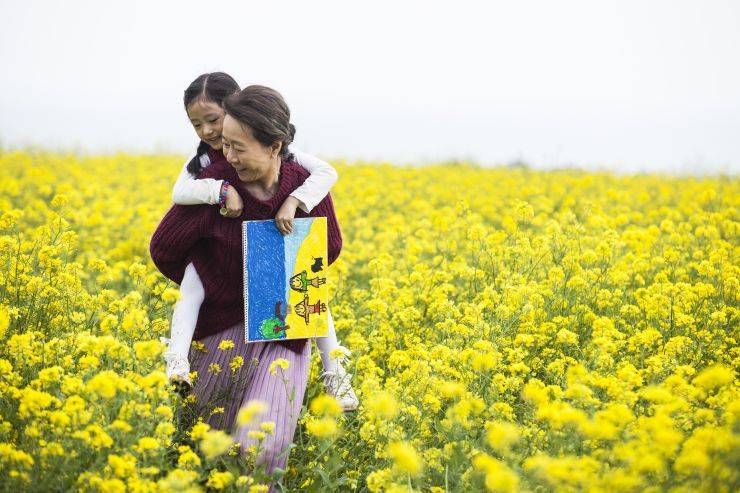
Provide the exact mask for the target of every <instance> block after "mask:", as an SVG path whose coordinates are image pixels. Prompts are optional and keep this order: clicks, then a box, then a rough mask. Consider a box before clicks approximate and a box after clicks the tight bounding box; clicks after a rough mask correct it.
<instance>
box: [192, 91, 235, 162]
mask: <svg viewBox="0 0 740 493" xmlns="http://www.w3.org/2000/svg"><path fill="white" fill-rule="evenodd" d="M185 110H186V111H187V113H188V118H190V123H192V124H193V128H194V129H195V133H197V134H198V137H200V140H202V141H203V142H205V143H206V144H208V145H209V146H211V147H212V148H213V149H215V150H217V151H218V150H220V149H221V145H222V143H221V128H222V126H223V123H224V114H225V113H224V110H223V109H222V108H221V107H220V106H219V105H217V104H216V103H214V102H213V101H203V100H202V99H197V100H195V101H193V102H192V103H190V104H189V105H188V107H187V108H186V109H185Z"/></svg>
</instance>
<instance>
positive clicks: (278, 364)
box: [269, 358, 290, 376]
mask: <svg viewBox="0 0 740 493" xmlns="http://www.w3.org/2000/svg"><path fill="white" fill-rule="evenodd" d="M289 366H290V361H288V360H287V359H285V358H277V359H276V360H275V361H273V362H272V363H270V366H269V371H270V375H273V376H274V375H277V372H278V369H279V368H280V369H282V370H287V369H288V367H289Z"/></svg>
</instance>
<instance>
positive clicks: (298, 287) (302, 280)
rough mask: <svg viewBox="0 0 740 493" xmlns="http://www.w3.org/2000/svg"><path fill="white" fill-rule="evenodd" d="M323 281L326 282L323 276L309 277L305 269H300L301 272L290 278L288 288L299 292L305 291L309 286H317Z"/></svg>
mask: <svg viewBox="0 0 740 493" xmlns="http://www.w3.org/2000/svg"><path fill="white" fill-rule="evenodd" d="M324 283H326V278H325V277H313V278H311V279H309V277H308V274H307V273H306V271H305V270H302V271H301V272H299V273H298V274H296V275H294V276H293V277H291V278H290V289H292V290H294V291H298V292H301V293H306V292H307V291H308V287H309V286H311V287H314V288H318V287H319V286H321V285H322V284H324Z"/></svg>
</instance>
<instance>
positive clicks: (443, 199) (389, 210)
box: [0, 151, 740, 493]
mask: <svg viewBox="0 0 740 493" xmlns="http://www.w3.org/2000/svg"><path fill="white" fill-rule="evenodd" d="M182 161H183V159H182V157H179V156H134V155H124V154H119V155H112V156H91V157H79V156H74V155H62V154H53V153H45V152H40V151H38V152H37V151H33V152H31V151H28V152H4V153H0V169H2V175H1V176H0V491H7V492H19V491H44V492H46V491H102V492H124V491H131V492H145V491H161V492H181V491H191V492H195V491H249V492H261V491H266V489H267V487H266V484H267V482H268V481H269V478H266V477H264V475H261V474H260V471H259V470H258V469H254V468H252V467H251V465H250V461H249V457H247V458H246V459H240V458H239V457H238V456H237V455H236V454H235V448H234V447H233V446H232V444H231V443H230V439H229V437H228V436H227V435H226V434H225V433H224V432H223V431H221V430H213V429H209V428H208V426H206V425H205V424H203V423H198V422H197V421H195V420H194V418H193V416H192V413H191V414H188V410H189V409H190V410H192V406H193V405H195V404H197V403H193V402H192V399H191V398H189V397H187V396H185V397H183V396H180V395H179V394H177V393H176V392H174V391H173V390H172V389H171V388H168V385H167V382H166V378H165V375H164V361H163V359H162V351H163V349H164V346H163V345H162V344H161V343H160V342H159V337H160V336H167V335H168V334H169V317H170V316H171V312H172V306H173V304H174V302H175V301H176V300H177V296H178V291H177V286H176V285H173V284H172V283H168V282H167V281H166V280H165V279H164V277H163V276H161V275H160V274H159V273H158V271H156V269H155V268H154V267H153V265H152V263H151V260H150V259H149V255H148V246H149V239H150V236H151V233H152V232H153V231H154V228H155V226H156V225H157V223H158V221H159V219H160V218H161V217H162V216H163V215H164V213H165V211H166V210H167V208H168V207H169V205H170V197H171V195H170V194H171V186H172V185H173V183H174V180H175V177H176V175H177V173H178V171H179V169H180V166H181V164H182ZM334 164H335V165H336V167H337V170H338V171H339V177H340V178H339V181H338V183H337V185H336V186H335V189H334V190H333V192H332V195H333V197H334V200H335V205H336V207H337V213H338V217H339V220H340V225H341V227H342V231H343V235H344V248H343V251H342V254H341V256H340V258H339V260H338V261H337V262H336V263H335V264H334V266H333V267H332V268H331V269H332V273H331V276H332V280H331V285H330V286H329V287H330V292H331V295H332V300H331V307H332V312H333V314H334V318H335V320H336V328H337V332H338V336H339V339H340V341H341V342H342V343H343V344H344V345H346V346H348V347H349V349H351V350H352V352H353V354H352V357H351V362H350V364H349V366H348V369H349V370H350V371H351V372H352V373H353V374H354V385H355V388H356V390H357V393H358V396H359V398H360V400H361V407H360V409H359V410H358V411H357V412H356V413H353V414H347V415H342V414H341V412H339V410H338V406H337V404H336V402H335V401H333V399H331V398H328V397H326V396H325V395H324V394H323V385H322V382H321V380H320V378H319V374H320V361H319V357H318V351H317V350H316V348H315V347H314V351H313V362H312V372H311V376H310V378H309V388H308V391H307V398H306V402H305V403H304V404H305V407H304V410H303V416H302V418H301V422H300V424H299V428H298V430H297V432H296V436H295V439H294V442H295V447H294V448H293V449H292V451H291V455H290V460H289V463H288V467H287V470H285V471H278V475H282V480H281V481H282V484H283V485H284V487H285V489H286V491H363V492H366V491H371V492H381V491H383V492H411V491H415V492H432V493H441V492H471V491H472V492H476V491H496V492H511V491H533V492H534V491H537V492H548V491H588V492H600V491H608V492H610V493H615V492H633V491H634V492H637V491H673V492H696V491H707V492H715V491H718V492H722V491H727V492H729V491H737V490H738V489H740V435H739V433H740V422H739V420H738V418H739V416H740V391H739V387H738V380H737V377H738V375H737V370H738V363H739V361H740V351H739V349H738V337H739V336H740V333H739V331H738V325H739V323H738V322H739V320H740V313H739V311H738V310H739V306H738V295H739V291H738V290H739V288H740V244H739V242H738V238H739V235H740V181H738V180H737V179H736V178H734V177H717V178H701V179H699V178H675V177H673V178H671V177H667V176H651V175H640V176H621V177H620V176H613V175H610V174H606V173H587V172H583V171H576V170H559V171H550V172H540V171H532V170H528V169H523V168H492V169H481V168H478V167H475V166H471V165H465V164H455V165H439V166H430V167H422V168H404V167H394V166H392V165H390V164H384V163H377V164H351V163H342V162H338V163H334ZM219 350H223V351H233V348H231V347H230V346H229V344H223V345H222V347H221V348H220V349H219ZM230 361H231V363H230V368H211V369H210V370H209V371H216V372H217V371H224V372H229V371H233V369H234V368H238V367H239V366H241V365H242V364H245V362H244V361H241V360H240V359H239V356H238V355H234V357H233V358H232V359H231V360H230ZM273 370H274V374H275V378H280V375H281V373H280V371H281V362H280V361H277V362H275V364H274V365H273ZM258 408H259V406H258V405H257V403H255V404H254V405H252V406H250V407H249V408H247V409H245V410H244V412H242V413H241V414H240V416H239V419H240V420H241V421H242V422H247V421H250V420H253V419H255V415H256V413H257V411H259V409H258ZM211 412H215V413H217V412H219V409H218V408H215V409H212V410H211ZM273 427H274V424H273V423H263V424H262V427H261V431H257V432H255V433H263V434H266V433H271V432H272V430H273Z"/></svg>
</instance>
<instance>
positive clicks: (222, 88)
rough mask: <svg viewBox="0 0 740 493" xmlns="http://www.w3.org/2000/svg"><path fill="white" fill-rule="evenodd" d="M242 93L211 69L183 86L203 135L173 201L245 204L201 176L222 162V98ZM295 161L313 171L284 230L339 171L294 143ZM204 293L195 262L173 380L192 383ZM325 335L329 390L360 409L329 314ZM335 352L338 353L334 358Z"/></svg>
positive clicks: (284, 211) (278, 219)
mask: <svg viewBox="0 0 740 493" xmlns="http://www.w3.org/2000/svg"><path fill="white" fill-rule="evenodd" d="M236 92H239V85H238V84H237V83H236V81H235V80H234V79H233V78H232V77H231V76H230V75H228V74H225V73H223V72H213V73H208V74H203V75H201V76H199V77H198V78H197V79H195V80H194V81H193V82H192V83H191V84H190V85H189V86H188V88H187V89H186V90H185V94H184V98H183V99H184V103H185V111H186V112H187V115H188V118H189V119H190V123H191V124H192V125H193V128H194V129H195V133H196V134H197V135H198V137H199V138H200V144H198V149H197V151H196V154H195V156H193V158H192V159H190V160H188V161H187V162H186V163H185V165H184V166H183V168H182V171H181V172H180V176H179V177H178V178H177V182H176V183H175V186H174V189H173V191H172V200H173V202H175V203H176V204H180V205H196V204H211V205H214V206H216V207H220V211H221V215H222V216H224V219H223V220H224V221H228V220H232V219H231V218H237V217H239V216H240V215H241V213H242V209H243V208H244V203H243V201H242V199H241V197H240V196H239V194H238V193H237V192H236V190H234V188H233V187H232V186H230V184H229V183H228V182H227V181H225V180H214V179H211V178H203V179H198V176H199V175H200V173H201V171H202V170H204V169H205V168H207V167H208V166H209V165H210V164H211V163H213V162H215V161H217V160H224V156H223V153H222V147H223V144H222V138H221V131H222V125H223V119H224V116H225V112H224V110H223V108H222V103H223V101H224V99H226V98H227V97H228V96H230V95H232V94H234V93H236ZM290 150H291V153H292V155H293V160H294V161H295V162H296V163H297V164H299V165H300V166H302V167H303V168H305V169H306V170H307V171H308V172H309V173H311V175H310V176H309V177H308V178H306V181H305V182H304V183H303V185H301V186H300V187H299V188H297V189H296V190H295V191H294V192H293V193H291V194H290V196H289V197H288V198H287V199H286V200H285V202H284V203H283V204H282V206H281V207H280V209H279V210H278V212H277V214H276V215H275V225H276V226H277V228H278V230H280V232H281V233H282V234H290V233H291V232H292V230H293V219H294V217H295V212H296V209H297V208H298V207H300V208H301V209H302V210H303V211H304V212H306V213H309V212H311V209H313V208H314V206H316V204H318V203H319V202H321V200H322V199H323V198H324V197H325V196H326V195H327V194H328V193H329V190H330V189H331V187H332V186H333V185H334V183H335V182H336V180H337V172H336V170H335V169H334V168H333V167H332V166H331V165H329V164H328V163H326V162H324V161H322V160H320V159H318V158H316V157H314V156H311V155H308V154H305V153H302V152H300V151H299V150H297V149H295V148H294V147H292V146H291V149H290ZM204 297H205V291H204V289H203V284H202V283H201V280H200V277H199V276H198V273H197V272H196V270H195V267H194V266H193V264H192V263H190V264H188V265H187V267H186V269H185V275H184V276H183V278H182V283H181V284H180V299H179V301H178V302H177V304H176V305H175V309H174V312H173V315H172V329H171V336H170V339H169V341H168V340H166V339H165V342H168V343H169V345H168V348H167V351H166V352H165V355H164V357H165V361H166V362H167V370H166V371H167V377H168V378H169V379H170V381H171V382H173V383H181V384H185V385H187V386H190V385H191V379H190V362H189V360H188V353H189V350H190V345H191V343H192V340H193V334H194V332H195V327H196V324H197V321H198V313H199V311H200V307H201V304H202V303H203V300H204ZM328 314H329V333H328V336H327V337H320V338H316V344H317V346H318V348H319V351H320V354H321V362H322V365H323V367H324V373H323V375H322V376H323V377H324V385H325V387H326V391H327V393H329V394H330V395H333V396H334V397H336V399H337V400H338V401H339V403H340V404H341V406H342V408H343V409H344V410H345V411H351V410H354V409H356V408H357V406H358V400H357V397H356V395H355V392H354V390H353V389H352V385H351V382H350V379H351V375H350V374H348V373H347V372H346V371H345V369H344V367H343V366H342V361H343V360H346V356H348V355H349V351H348V350H347V349H346V348H345V347H343V346H340V345H339V341H338V340H337V336H336V333H335V331H334V323H333V320H332V316H331V312H329V313H328ZM332 356H334V357H332Z"/></svg>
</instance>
